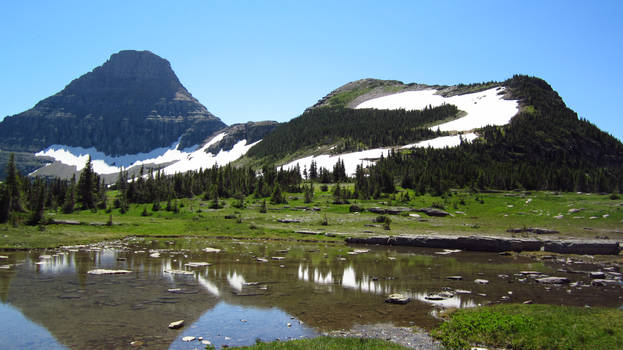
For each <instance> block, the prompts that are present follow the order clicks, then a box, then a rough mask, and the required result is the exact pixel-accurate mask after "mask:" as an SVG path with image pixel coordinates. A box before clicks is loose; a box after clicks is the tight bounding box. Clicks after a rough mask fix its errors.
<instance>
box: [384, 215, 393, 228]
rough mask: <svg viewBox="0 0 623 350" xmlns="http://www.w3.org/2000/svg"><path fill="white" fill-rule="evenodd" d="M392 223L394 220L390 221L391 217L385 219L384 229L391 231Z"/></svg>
mask: <svg viewBox="0 0 623 350" xmlns="http://www.w3.org/2000/svg"><path fill="white" fill-rule="evenodd" d="M391 223H392V219H390V218H389V217H386V218H385V221H383V229H384V230H388V231H389V230H391V227H390V224H391Z"/></svg>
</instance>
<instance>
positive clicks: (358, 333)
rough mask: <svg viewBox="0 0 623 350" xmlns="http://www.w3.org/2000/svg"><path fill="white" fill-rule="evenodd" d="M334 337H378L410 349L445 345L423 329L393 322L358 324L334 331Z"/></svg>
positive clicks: (438, 348)
mask: <svg viewBox="0 0 623 350" xmlns="http://www.w3.org/2000/svg"><path fill="white" fill-rule="evenodd" d="M324 335H328V336H332V337H354V338H376V339H383V340H387V341H391V342H392V343H396V344H400V345H402V346H404V347H407V348H409V349H417V350H441V349H443V346H442V345H441V344H440V343H439V342H437V341H435V340H434V339H433V338H432V337H431V336H430V335H428V333H426V332H425V331H424V330H421V329H414V328H410V327H396V326H394V325H391V324H376V325H356V326H354V327H353V328H352V329H349V330H341V331H332V332H329V333H325V334H324Z"/></svg>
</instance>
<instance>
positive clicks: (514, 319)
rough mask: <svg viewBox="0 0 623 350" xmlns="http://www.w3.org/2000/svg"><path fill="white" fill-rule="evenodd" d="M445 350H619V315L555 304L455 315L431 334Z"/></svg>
mask: <svg viewBox="0 0 623 350" xmlns="http://www.w3.org/2000/svg"><path fill="white" fill-rule="evenodd" d="M433 335H434V336H435V337H437V338H438V339H440V340H441V341H442V342H443V344H444V345H445V346H446V347H448V348H451V349H463V348H468V349H469V348H470V345H485V346H489V347H496V348H512V349H621V348H623V311H622V310H617V309H601V308H581V307H572V306H557V305H495V306H487V307H478V308H474V309H463V310H458V311H456V312H454V313H453V314H451V316H450V319H449V320H448V321H447V322H445V323H443V324H442V325H441V326H440V327H439V328H437V329H436V330H434V331H433Z"/></svg>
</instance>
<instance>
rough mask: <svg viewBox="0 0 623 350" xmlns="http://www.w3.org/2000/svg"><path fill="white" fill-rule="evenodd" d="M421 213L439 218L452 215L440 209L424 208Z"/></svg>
mask: <svg viewBox="0 0 623 350" xmlns="http://www.w3.org/2000/svg"><path fill="white" fill-rule="evenodd" d="M419 211H420V212H422V213H424V214H426V215H428V216H439V217H443V216H448V215H450V213H448V212H447V211H445V210H441V209H438V208H422V209H420V210H419Z"/></svg>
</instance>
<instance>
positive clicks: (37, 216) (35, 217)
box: [28, 184, 45, 225]
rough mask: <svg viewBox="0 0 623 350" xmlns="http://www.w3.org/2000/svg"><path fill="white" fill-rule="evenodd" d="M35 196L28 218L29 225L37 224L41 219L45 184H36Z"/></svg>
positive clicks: (43, 207)
mask: <svg viewBox="0 0 623 350" xmlns="http://www.w3.org/2000/svg"><path fill="white" fill-rule="evenodd" d="M37 187H38V188H37V197H36V199H35V203H34V206H33V210H32V213H31V216H30V219H29V220H28V224H29V225H37V224H39V223H40V222H41V221H42V220H43V214H44V209H45V185H43V184H41V185H39V186H37Z"/></svg>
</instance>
